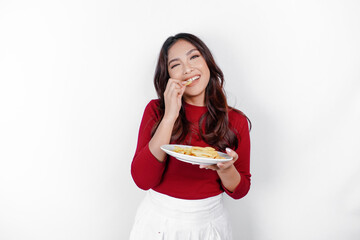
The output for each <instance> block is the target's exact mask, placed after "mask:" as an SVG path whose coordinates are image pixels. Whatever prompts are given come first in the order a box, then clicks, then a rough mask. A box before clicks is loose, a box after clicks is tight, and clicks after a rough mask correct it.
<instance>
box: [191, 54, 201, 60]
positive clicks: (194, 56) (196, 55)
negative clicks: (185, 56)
mask: <svg viewBox="0 0 360 240" xmlns="http://www.w3.org/2000/svg"><path fill="white" fill-rule="evenodd" d="M198 57H200V55H198V54H195V55H193V56H191V58H190V59H191V60H192V59H195V58H198Z"/></svg>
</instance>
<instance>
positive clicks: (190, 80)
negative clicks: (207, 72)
mask: <svg viewBox="0 0 360 240" xmlns="http://www.w3.org/2000/svg"><path fill="white" fill-rule="evenodd" d="M199 78H200V76H195V77H192V78H190V79H188V80H187V81H186V84H185V86H187V85H189V84H190V83H192V82H193V81H194V80H196V79H199Z"/></svg>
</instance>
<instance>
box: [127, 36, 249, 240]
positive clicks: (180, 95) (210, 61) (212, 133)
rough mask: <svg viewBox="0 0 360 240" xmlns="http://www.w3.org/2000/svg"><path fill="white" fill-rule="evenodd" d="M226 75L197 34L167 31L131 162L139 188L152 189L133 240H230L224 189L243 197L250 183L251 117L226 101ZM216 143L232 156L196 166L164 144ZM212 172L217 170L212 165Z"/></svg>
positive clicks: (213, 145)
mask: <svg viewBox="0 0 360 240" xmlns="http://www.w3.org/2000/svg"><path fill="white" fill-rule="evenodd" d="M223 83H224V76H223V73H222V71H221V70H220V68H219V67H218V66H217V65H216V63H215V61H214V58H213V56H212V54H211V52H210V50H209V49H208V48H207V46H206V45H205V44H204V43H203V42H202V41H201V40H200V39H199V38H197V37H196V36H194V35H192V34H188V33H180V34H177V35H175V36H173V37H169V38H168V39H167V40H166V41H165V42H164V44H163V46H162V49H161V51H160V55H159V59H158V63H157V67H156V71H155V77H154V85H155V89H156V91H157V94H158V99H156V100H152V101H150V103H149V104H148V105H147V107H146V109H145V112H144V115H143V119H142V122H141V126H140V130H139V138H138V145H137V149H136V152H135V156H134V159H133V162H132V166H131V173H132V177H133V179H134V181H135V183H136V184H137V186H138V187H140V188H141V189H144V190H148V194H147V196H146V198H145V199H144V201H143V203H142V204H141V206H140V208H139V210H138V212H137V215H136V219H135V224H134V226H133V229H132V232H131V239H155V238H156V237H160V238H161V237H162V238H161V239H174V240H175V239H190V238H192V239H232V237H231V229H230V225H229V222H228V218H227V214H226V211H225V209H224V207H223V204H222V195H223V192H226V193H227V194H228V195H229V196H230V197H232V198H234V199H239V198H242V197H244V196H245V195H246V194H247V193H248V191H249V189H250V177H251V175H250V167H249V166H250V164H249V162H250V138H249V126H248V119H247V117H246V116H245V115H244V114H243V113H242V112H240V111H239V110H237V109H234V108H231V107H229V106H228V105H227V101H226V97H225V93H224V89H223ZM169 143H171V144H175V143H176V144H186V145H192V146H201V147H207V146H211V147H213V148H214V149H216V150H218V151H226V152H227V154H228V155H230V156H231V157H232V160H229V161H224V162H219V163H217V164H213V165H210V166H204V165H200V166H199V165H193V164H189V163H186V162H181V161H178V160H177V159H176V158H174V157H172V156H167V155H166V153H165V152H164V151H162V149H161V146H163V145H166V144H169ZM211 170H213V171H211Z"/></svg>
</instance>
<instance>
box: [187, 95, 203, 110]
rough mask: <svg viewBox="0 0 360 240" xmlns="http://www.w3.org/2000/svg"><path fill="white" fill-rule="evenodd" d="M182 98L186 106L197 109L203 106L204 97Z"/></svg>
mask: <svg viewBox="0 0 360 240" xmlns="http://www.w3.org/2000/svg"><path fill="white" fill-rule="evenodd" d="M183 98H184V101H185V102H187V103H188V104H191V105H194V106H199V107H204V106H205V95H200V96H194V97H190V96H185V95H184V96H183Z"/></svg>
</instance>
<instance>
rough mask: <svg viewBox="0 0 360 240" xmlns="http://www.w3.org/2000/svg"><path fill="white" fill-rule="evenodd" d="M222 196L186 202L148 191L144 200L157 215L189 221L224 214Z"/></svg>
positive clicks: (185, 200) (212, 217)
mask: <svg viewBox="0 0 360 240" xmlns="http://www.w3.org/2000/svg"><path fill="white" fill-rule="evenodd" d="M222 196H223V194H222V193H221V194H219V195H216V196H213V197H209V198H205V199H196V200H187V199H180V198H175V197H171V196H168V195H165V194H162V193H159V192H156V191H154V190H152V189H150V190H149V191H148V193H147V196H146V199H147V201H149V202H150V203H151V204H152V205H153V207H154V208H155V209H156V211H157V212H158V213H159V214H162V215H164V216H166V217H171V218H182V217H185V218H186V219H189V220H196V221H198V220H200V221H201V220H204V219H215V218H217V217H219V216H221V215H222V214H223V212H224V207H223V199H222Z"/></svg>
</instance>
